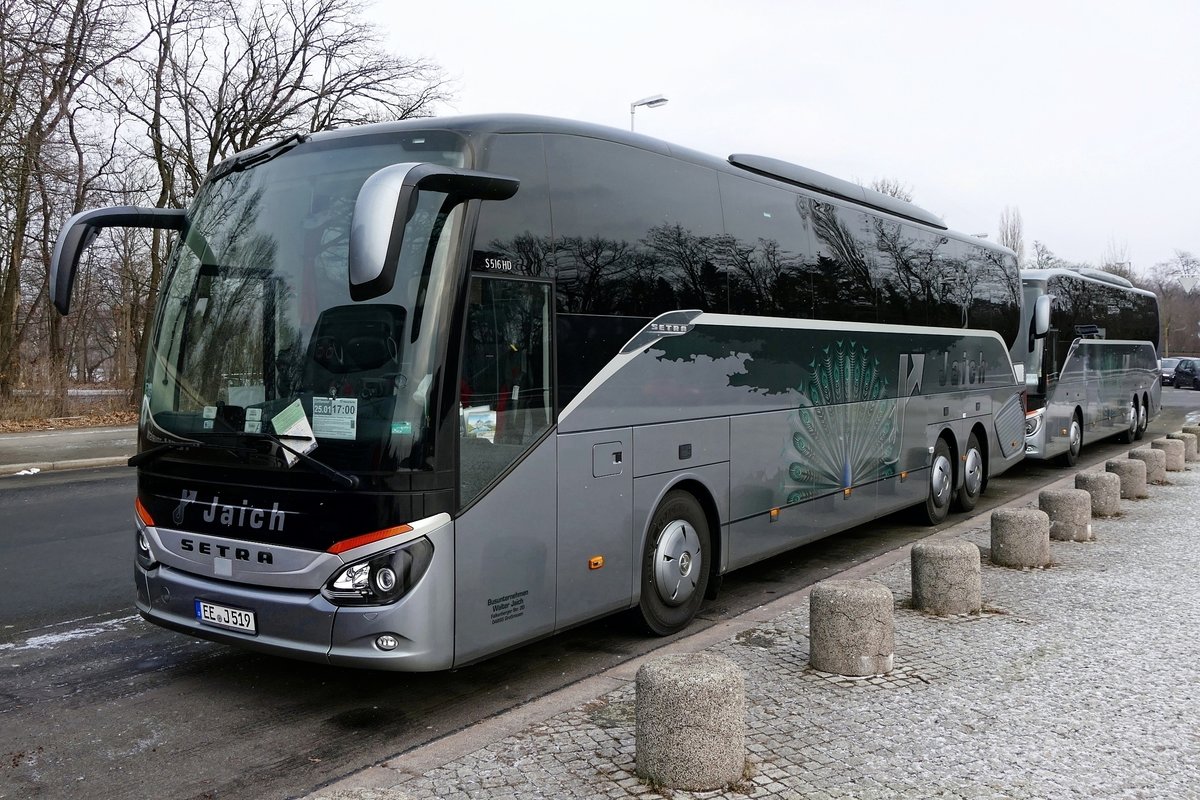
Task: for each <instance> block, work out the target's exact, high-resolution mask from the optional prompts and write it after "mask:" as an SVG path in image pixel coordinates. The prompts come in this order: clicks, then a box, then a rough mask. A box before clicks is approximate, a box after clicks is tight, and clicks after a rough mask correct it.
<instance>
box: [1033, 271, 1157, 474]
mask: <svg viewBox="0 0 1200 800" xmlns="http://www.w3.org/2000/svg"><path fill="white" fill-rule="evenodd" d="M1021 285H1022V292H1023V293H1024V304H1023V307H1024V309H1025V316H1024V324H1025V328H1026V333H1025V335H1024V336H1023V337H1022V339H1021V341H1019V342H1018V343H1017V345H1016V346H1015V347H1014V348H1013V360H1014V361H1016V362H1018V363H1020V362H1024V364H1025V380H1026V382H1027V385H1028V387H1029V400H1028V406H1029V408H1028V411H1027V414H1026V420H1025V453H1026V455H1027V456H1028V457H1029V458H1037V459H1048V458H1055V457H1057V458H1059V459H1060V460H1062V462H1063V463H1064V464H1067V465H1071V464H1074V463H1075V461H1076V459H1077V458H1078V457H1079V452H1080V449H1081V448H1082V447H1083V445H1084V443H1085V442H1087V441H1092V440H1095V439H1103V438H1106V437H1109V436H1117V437H1119V438H1120V439H1121V440H1122V441H1125V442H1132V441H1134V440H1135V439H1141V438H1142V435H1143V434H1144V433H1145V431H1146V427H1147V426H1148V425H1149V424H1150V420H1151V419H1153V418H1154V416H1155V415H1156V414H1157V413H1158V412H1159V409H1160V407H1161V400H1162V383H1161V379H1160V377H1159V370H1158V348H1159V326H1158V298H1157V297H1155V295H1154V293H1153V292H1148V291H1145V290H1143V289H1137V288H1135V287H1134V286H1133V284H1131V283H1130V282H1129V281H1127V280H1125V279H1124V278H1122V277H1120V276H1117V275H1112V274H1110V273H1107V272H1101V271H1098V270H1082V271H1077V270H1068V269H1042V270H1023V271H1022V272H1021ZM1039 308H1040V311H1039ZM1039 313H1040V314H1042V315H1044V316H1045V317H1046V319H1047V320H1048V324H1047V322H1046V321H1043V322H1042V323H1041V324H1042V325H1043V326H1044V329H1046V330H1048V332H1047V333H1046V335H1045V336H1044V337H1043V336H1038V335H1036V333H1035V332H1034V330H1033V329H1034V327H1035V325H1037V321H1036V319H1035V318H1036V317H1037V316H1038V314H1039Z"/></svg>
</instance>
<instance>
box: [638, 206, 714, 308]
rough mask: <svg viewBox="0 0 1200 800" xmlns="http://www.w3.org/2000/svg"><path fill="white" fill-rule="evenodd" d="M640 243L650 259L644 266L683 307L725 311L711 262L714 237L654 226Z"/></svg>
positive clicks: (671, 227)
mask: <svg viewBox="0 0 1200 800" xmlns="http://www.w3.org/2000/svg"><path fill="white" fill-rule="evenodd" d="M642 243H643V244H644V245H645V247H646V252H647V255H648V256H649V259H648V261H647V266H650V267H652V268H653V271H654V273H656V275H657V276H659V277H663V278H665V279H666V280H667V282H668V284H670V285H671V287H672V288H673V289H674V290H675V295H676V297H677V298H678V301H679V303H680V305H681V306H682V307H692V308H700V309H704V310H708V311H724V310H725V309H726V308H727V303H728V300H727V296H726V286H725V281H724V280H723V276H722V275H721V274H720V272H719V271H718V269H717V267H716V264H714V263H713V262H714V259H715V255H716V254H715V252H714V239H713V237H709V236H697V235H695V234H694V233H692V232H691V231H688V230H685V229H684V227H683V226H682V225H656V226H654V227H653V228H651V229H650V231H649V232H648V233H647V234H646V238H645V239H643V240H642ZM663 310H664V311H665V310H668V309H663Z"/></svg>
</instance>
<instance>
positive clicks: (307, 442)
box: [271, 400, 317, 467]
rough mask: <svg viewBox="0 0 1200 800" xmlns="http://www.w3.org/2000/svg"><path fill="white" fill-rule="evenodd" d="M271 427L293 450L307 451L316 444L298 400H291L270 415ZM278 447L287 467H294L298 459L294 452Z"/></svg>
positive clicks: (302, 407)
mask: <svg viewBox="0 0 1200 800" xmlns="http://www.w3.org/2000/svg"><path fill="white" fill-rule="evenodd" d="M271 427H272V428H274V429H275V434H276V435H277V436H280V437H283V438H285V439H286V440H287V441H286V444H287V446H288V447H290V448H292V449H293V450H299V451H300V452H301V453H308V452H309V451H311V450H312V449H313V448H315V447H316V446H317V440H316V439H315V438H313V431H312V427H311V426H310V425H309V424H308V417H307V416H305V414H304V406H302V405H300V401H299V400H293V401H292V404H291V405H289V406H288V407H287V408H285V409H284V410H283V411H280V412H279V413H278V414H276V415H275V416H274V417H271ZM279 449H280V450H281V451H282V452H283V457H284V460H286V461H287V465H288V466H289V467H294V466H295V465H296V462H297V461H299V460H300V459H299V457H298V456H297V455H296V454H295V453H290V452H288V451H287V450H284V449H283V448H282V447H281V448H279Z"/></svg>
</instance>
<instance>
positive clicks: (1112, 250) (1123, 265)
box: [1100, 237, 1137, 283]
mask: <svg viewBox="0 0 1200 800" xmlns="http://www.w3.org/2000/svg"><path fill="white" fill-rule="evenodd" d="M1100 269H1102V270H1104V271H1105V272H1111V273H1112V274H1113V275H1119V276H1120V277H1122V278H1125V279H1126V280H1128V281H1131V282H1134V283H1136V282H1137V281H1136V280H1135V278H1136V276H1135V274H1134V272H1133V262H1132V261H1130V259H1129V245H1128V244H1126V243H1125V242H1120V243H1118V242H1117V240H1116V239H1113V238H1112V237H1109V240H1108V244H1106V245H1105V246H1104V252H1103V253H1101V254H1100Z"/></svg>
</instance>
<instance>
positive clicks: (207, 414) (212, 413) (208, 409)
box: [204, 406, 217, 419]
mask: <svg viewBox="0 0 1200 800" xmlns="http://www.w3.org/2000/svg"><path fill="white" fill-rule="evenodd" d="M204 418H205V419H216V418H217V407H216V406H205V407H204Z"/></svg>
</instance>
